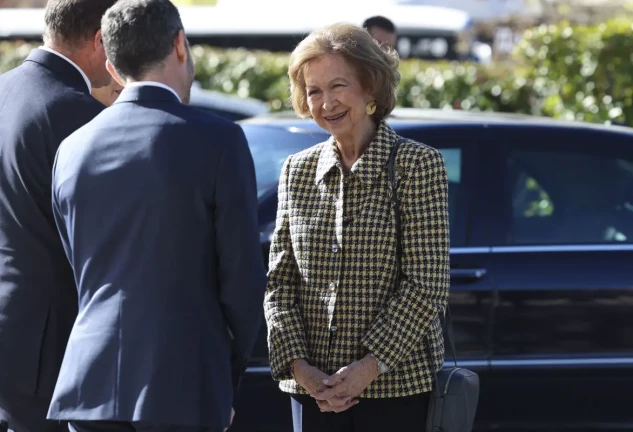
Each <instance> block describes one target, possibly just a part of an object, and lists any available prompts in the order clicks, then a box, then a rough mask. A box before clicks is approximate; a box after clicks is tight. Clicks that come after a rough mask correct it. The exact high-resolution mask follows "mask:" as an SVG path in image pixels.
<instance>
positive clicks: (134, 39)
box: [91, 0, 183, 80]
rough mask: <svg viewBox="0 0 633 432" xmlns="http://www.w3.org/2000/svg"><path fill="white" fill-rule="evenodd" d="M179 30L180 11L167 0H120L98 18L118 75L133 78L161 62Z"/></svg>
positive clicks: (138, 77) (140, 75)
mask: <svg viewBox="0 0 633 432" xmlns="http://www.w3.org/2000/svg"><path fill="white" fill-rule="evenodd" d="M91 1H92V0H91ZM180 30H183V25H182V21H181V20H180V14H179V13H178V9H177V8H176V6H174V4H173V3H172V2H171V1H170V0H119V1H118V2H117V3H116V4H115V5H114V6H112V7H111V8H110V9H108V11H107V12H106V13H105V15H104V16H103V20H102V22H101V32H102V34H103V45H104V48H105V52H106V55H107V57H108V60H109V61H110V63H112V65H113V66H114V68H115V69H116V71H117V72H118V73H119V75H121V76H122V77H129V78H132V79H135V80H138V79H140V78H141V77H142V76H143V75H144V74H146V73H147V72H148V71H150V70H152V69H154V68H156V67H158V66H161V65H162V64H163V62H164V61H165V59H166V58H167V57H168V56H169V54H171V52H172V50H173V49H174V39H175V38H176V36H178V32H179V31H180Z"/></svg>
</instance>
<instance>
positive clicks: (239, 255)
mask: <svg viewBox="0 0 633 432" xmlns="http://www.w3.org/2000/svg"><path fill="white" fill-rule="evenodd" d="M231 126H232V128H231V132H230V134H229V137H228V138H229V139H228V142H227V145H226V146H225V148H224V150H223V154H222V156H221V158H220V161H219V168H218V171H217V172H218V177H217V180H216V183H215V196H216V200H215V212H214V219H215V230H216V242H217V244H216V250H217V257H218V269H219V282H220V303H221V306H222V310H223V314H224V318H225V320H226V323H227V327H228V331H229V334H230V335H231V337H232V338H233V341H232V342H233V345H232V359H231V363H232V374H233V387H234V397H236V396H237V392H238V389H239V382H240V379H241V376H242V374H243V373H244V370H245V369H246V362H247V361H248V358H249V357H250V356H251V354H252V351H253V348H254V346H255V341H256V339H257V334H258V331H259V328H260V325H261V318H262V302H263V298H264V291H265V289H266V271H265V268H264V259H263V256H262V250H261V246H260V242H259V230H258V224H257V205H258V203H257V185H256V182H255V168H254V166H253V158H252V156H251V153H250V150H249V148H248V144H247V142H246V137H245V136H244V132H243V131H242V129H241V128H240V127H238V126H233V125H231Z"/></svg>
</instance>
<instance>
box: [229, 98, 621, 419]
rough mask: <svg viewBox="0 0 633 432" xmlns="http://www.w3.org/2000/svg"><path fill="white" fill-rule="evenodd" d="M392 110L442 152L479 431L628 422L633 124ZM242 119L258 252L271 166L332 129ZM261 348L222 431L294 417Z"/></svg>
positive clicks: (272, 195)
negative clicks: (476, 386)
mask: <svg viewBox="0 0 633 432" xmlns="http://www.w3.org/2000/svg"><path fill="white" fill-rule="evenodd" d="M389 123H390V125H391V126H392V127H393V128H394V129H395V130H396V131H397V132H398V133H399V134H401V135H403V136H405V137H409V138H412V139H414V140H417V141H420V142H423V143H426V144H429V145H431V146H433V147H436V148H438V149H439V150H441V152H442V154H443V155H444V158H445V161H446V166H447V170H448V177H449V182H450V183H449V195H450V202H449V206H450V210H449V211H450V226H451V282H452V283H451V294H450V306H451V311H452V316H453V327H454V332H455V338H456V345H457V361H458V363H459V365H461V366H463V367H466V368H469V369H472V370H474V371H476V372H478V373H479V375H480V379H481V394H480V402H479V409H478V413H477V417H476V429H477V430H501V431H508V430H541V431H544V430H574V431H576V430H624V429H628V430H630V429H633V396H631V391H630V389H631V388H633V130H631V129H628V128H624V127H619V126H601V125H590V124H584V123H578V122H562V121H554V120H549V119H540V118H533V117H529V116H518V115H504V114H483V113H482V114H476V113H467V112H458V111H454V112H447V111H433V110H411V109H399V110H396V111H395V112H394V113H393V115H392V116H391V117H390V118H389ZM240 124H241V125H242V127H243V129H244V131H245V133H246V136H247V138H248V140H249V142H250V146H251V151H252V154H253V157H254V160H255V165H256V171H257V176H258V189H259V190H258V194H259V199H260V209H259V222H260V225H261V241H262V249H263V253H264V259H265V260H267V258H268V256H267V255H268V249H269V244H270V236H271V233H272V230H273V228H274V224H275V212H276V207H277V181H278V176H279V172H280V170H281V166H282V163H283V162H284V160H285V159H286V157H287V156H288V155H290V154H292V153H296V152H298V151H300V150H303V149H305V148H307V147H310V146H312V145H314V144H316V143H319V142H322V141H324V140H325V139H327V137H328V135H327V134H326V133H325V132H324V131H323V130H321V129H320V128H318V127H317V126H316V125H315V123H314V122H312V121H310V120H298V119H296V118H293V116H290V115H288V114H282V115H277V116H275V115H269V116H267V117H260V118H253V119H249V120H246V121H243V122H241V123H240ZM267 355H268V353H267V347H266V327H265V325H263V326H262V331H261V337H260V340H259V342H258V346H257V348H256V351H255V354H254V357H253V359H252V362H251V366H250V367H249V369H248V371H247V376H246V377H245V379H244V382H243V384H242V390H241V397H240V402H239V404H238V406H237V407H236V412H237V415H236V423H235V425H234V428H232V429H231V430H232V431H290V430H291V416H290V403H289V399H288V397H287V396H286V395H285V394H283V393H281V391H279V390H278V388H277V383H275V382H273V381H272V380H271V378H270V375H269V368H268V366H267V361H268V359H267ZM451 359H452V357H451V353H450V352H447V355H446V361H447V362H448V361H450V360H451ZM421 430H422V429H421Z"/></svg>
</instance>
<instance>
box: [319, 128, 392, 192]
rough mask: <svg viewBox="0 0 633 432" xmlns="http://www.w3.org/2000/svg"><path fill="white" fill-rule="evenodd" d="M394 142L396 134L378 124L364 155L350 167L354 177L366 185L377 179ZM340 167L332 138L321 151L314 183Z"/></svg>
mask: <svg viewBox="0 0 633 432" xmlns="http://www.w3.org/2000/svg"><path fill="white" fill-rule="evenodd" d="M396 142H398V134H396V132H395V131H394V130H393V129H391V127H389V125H388V124H387V123H386V122H385V121H382V122H380V124H379V125H378V129H377V130H376V136H374V139H373V140H372V141H371V143H370V144H369V147H368V148H367V150H365V153H363V154H362V155H361V157H360V158H359V159H358V160H357V161H356V163H355V164H354V165H353V166H352V170H351V171H352V173H353V174H354V176H355V177H357V178H358V179H359V180H360V181H361V182H362V183H364V184H367V185H369V184H371V183H373V182H374V181H375V180H376V179H378V177H379V176H380V174H381V173H382V171H383V170H384V169H385V167H386V166H387V161H388V160H389V154H390V152H391V149H392V148H393V146H394V145H395V144H396ZM341 166H342V165H341V156H340V154H339V151H338V148H337V147H336V140H335V139H334V138H333V137H332V138H330V139H329V140H328V141H327V142H326V143H325V144H324V146H323V148H322V149H321V154H320V155H319V161H318V163H317V169H316V183H320V182H321V181H322V180H323V178H324V177H325V176H326V175H327V174H328V173H330V171H331V170H332V169H333V168H334V167H337V168H339V169H341Z"/></svg>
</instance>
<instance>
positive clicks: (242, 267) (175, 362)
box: [49, 0, 266, 432]
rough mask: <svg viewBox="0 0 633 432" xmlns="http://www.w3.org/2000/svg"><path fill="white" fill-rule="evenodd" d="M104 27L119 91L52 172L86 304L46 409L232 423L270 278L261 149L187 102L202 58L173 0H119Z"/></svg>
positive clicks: (122, 422) (139, 423)
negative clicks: (261, 219) (260, 194)
mask: <svg viewBox="0 0 633 432" xmlns="http://www.w3.org/2000/svg"><path fill="white" fill-rule="evenodd" d="M102 30H103V40H104V45H105V49H106V53H107V56H108V64H107V67H108V69H109V70H110V72H111V73H112V74H113V76H115V77H117V79H118V80H119V81H120V82H121V84H124V85H125V89H124V90H123V92H122V93H121V95H120V96H119V98H118V100H117V101H116V102H115V103H114V104H113V105H112V106H111V107H109V108H107V109H106V110H105V111H103V112H102V113H101V114H100V115H98V116H97V117H96V118H95V119H94V120H93V121H92V122H90V123H89V124H88V125H86V126H84V127H83V128H81V129H79V130H78V131H77V132H75V133H74V134H72V135H71V136H70V137H69V138H68V139H66V140H65V141H64V142H63V143H62V145H61V146H60V149H59V152H58V154H57V159H56V161H55V166H54V168H53V207H54V214H55V218H56V221H57V224H58V227H59V230H60V233H61V237H62V239H63V243H64V247H65V250H66V253H67V254H68V257H69V259H70V261H71V264H72V266H73V269H74V272H75V278H76V280H77V281H78V291H79V314H78V317H77V321H76V322H75V325H74V327H73V330H72V333H71V336H70V340H69V342H68V347H67V350H66V354H65V357H64V361H63V364H62V367H61V372H60V375H59V380H58V382H57V386H56V388H55V393H54V395H53V400H52V403H51V408H50V411H49V418H52V419H63V420H69V421H70V427H71V430H74V431H80V432H83V431H101V430H113V431H114V430H125V431H133V430H141V429H142V430H144V431H145V430H161V431H162V430H166V429H163V428H166V427H170V429H169V430H178V431H181V430H182V431H198V430H200V431H202V430H205V431H206V430H209V431H222V430H224V429H225V428H226V427H228V426H229V424H230V422H231V418H232V414H231V413H232V404H233V400H234V395H235V394H236V391H237V387H238V382H239V379H240V376H241V375H242V373H243V372H244V369H245V362H246V360H247V358H248V357H249V356H250V354H251V351H252V349H253V346H254V344H255V340H256V335H257V333H258V329H259V325H260V320H261V316H262V304H263V296H264V291H265V284H266V275H265V269H264V262H263V256H262V253H261V249H260V244H259V232H258V228H257V193H256V184H255V173H254V166H253V161H252V157H251V154H250V151H249V148H248V145H247V142H246V139H245V136H244V133H243V131H242V129H241V128H240V127H239V126H238V125H236V124H234V123H232V122H228V121H225V120H223V119H221V118H219V117H215V116H212V115H210V114H206V113H202V112H199V111H197V110H195V109H194V108H191V107H188V106H186V105H185V104H183V103H181V102H184V103H186V102H187V101H188V99H189V92H190V88H191V84H192V82H193V77H194V66H193V61H192V57H191V53H190V52H189V47H188V44H187V40H186V38H185V34H184V31H183V26H182V23H181V20H180V17H179V14H178V10H177V9H176V8H175V7H174V5H173V4H172V3H171V2H170V1H169V0H120V1H119V2H118V3H117V4H116V5H115V6H113V7H112V8H111V9H109V10H108V11H107V12H106V14H105V16H104V19H103V22H102Z"/></svg>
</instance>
